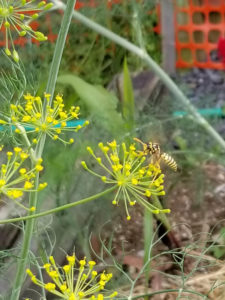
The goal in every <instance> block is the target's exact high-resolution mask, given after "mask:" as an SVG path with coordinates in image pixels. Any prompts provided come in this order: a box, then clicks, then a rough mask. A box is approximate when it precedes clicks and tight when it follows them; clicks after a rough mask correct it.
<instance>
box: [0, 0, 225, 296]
mask: <svg viewBox="0 0 225 300" xmlns="http://www.w3.org/2000/svg"><path fill="white" fill-rule="evenodd" d="M2 3H4V5H3V4H2V6H1V7H0V20H1V23H0V25H1V26H3V24H4V26H5V29H6V49H5V53H6V54H7V55H8V56H9V57H11V56H12V57H13V59H14V61H15V62H19V58H18V53H17V51H16V50H15V48H14V44H13V40H12V36H11V33H10V31H9V29H10V28H11V26H14V18H15V19H18V16H17V13H18V12H20V11H19V10H20V6H21V5H24V6H26V5H28V7H29V5H32V4H34V1H22V0H21V1H16V2H15V3H19V4H18V5H20V6H13V5H11V6H7V7H6V6H5V5H6V4H10V3H11V1H4V2H2ZM40 3H41V4H40ZM75 3H76V1H75V0H68V1H67V5H66V8H65V14H64V17H63V20H62V26H61V28H60V32H59V36H58V39H57V43H56V47H55V52H54V56H53V60H52V65H51V68H50V71H49V79H48V82H47V86H46V91H45V92H46V93H45V94H44V97H43V99H41V97H40V96H36V95H31V94H24V100H25V103H19V104H16V105H15V104H11V106H10V107H9V113H8V114H7V115H5V118H4V116H1V125H3V126H4V127H10V128H11V129H12V128H14V127H15V133H16V134H18V135H19V136H20V138H21V141H23V148H20V147H15V148H14V153H13V152H8V154H7V163H6V164H3V165H2V166H1V174H0V175H1V178H0V193H2V194H5V195H6V196H7V197H9V198H11V199H12V200H13V201H15V202H16V203H17V204H18V205H20V206H21V205H23V204H21V203H22V199H21V197H22V196H23V193H24V192H29V193H30V198H29V205H28V208H27V207H25V206H23V208H24V209H26V210H28V215H26V216H25V217H19V218H14V219H9V220H3V221H1V222H0V223H1V224H4V223H10V222H19V221H23V220H25V221H26V227H25V232H24V237H23V244H22V249H21V253H20V255H19V258H18V266H17V272H16V276H15V281H14V285H13V287H12V291H11V298H10V299H11V300H18V299H19V297H20V292H21V288H22V285H23V282H24V278H25V274H26V269H27V267H28V266H27V265H28V256H29V249H30V244H31V239H32V234H33V232H34V224H35V223H34V222H35V219H36V218H39V217H42V216H45V215H49V214H53V213H56V212H59V211H62V210H65V209H70V208H71V207H73V206H77V205H81V204H84V203H88V202H90V201H93V200H94V199H97V198H101V197H102V196H103V195H105V194H111V193H112V192H113V191H116V194H115V195H112V197H111V198H112V199H111V201H112V204H113V205H119V204H120V201H121V199H122V201H123V203H124V207H125V212H126V217H127V220H130V219H131V215H130V212H129V209H128V207H129V206H134V205H135V204H136V202H138V203H139V204H141V205H142V206H143V207H144V208H146V209H148V210H149V211H150V212H152V213H155V214H159V213H161V214H164V213H169V212H170V211H169V209H163V208H161V207H158V206H156V205H155V204H152V203H151V202H150V201H151V196H152V195H153V196H158V195H161V196H162V195H164V194H165V191H164V186H163V182H164V175H163V174H162V173H161V169H160V165H159V164H158V163H156V164H154V163H148V160H147V159H146V156H147V155H146V154H145V153H140V151H137V150H136V145H135V143H134V144H131V145H130V144H126V143H121V146H119V144H118V143H117V142H116V141H115V140H114V141H113V142H110V143H107V144H103V143H99V148H100V150H101V152H102V154H103V159H104V160H105V162H103V159H102V158H101V157H99V156H97V155H96V153H95V152H94V151H93V150H92V148H91V147H88V148H87V150H88V152H89V153H90V154H91V156H92V157H93V158H94V160H95V162H97V163H98V164H99V166H100V167H101V168H102V171H103V173H101V174H99V173H97V172H94V171H93V170H92V169H91V168H90V167H89V166H88V165H87V164H86V162H84V161H83V162H82V166H83V167H84V169H85V170H87V171H88V172H89V173H91V174H92V175H94V176H96V177H98V178H99V179H100V180H101V181H103V182H104V183H105V184H106V185H107V184H108V185H110V186H111V187H110V188H109V189H108V190H105V191H102V192H100V193H99V194H97V195H93V196H91V197H88V198H84V199H81V200H79V201H76V202H74V203H69V204H66V205H63V206H61V207H56V208H53V209H51V210H46V211H43V212H38V211H36V207H37V203H38V191H39V190H41V189H42V188H44V187H46V185H47V183H40V181H39V172H41V171H42V170H43V166H42V163H43V165H44V164H45V162H43V161H42V158H41V156H42V153H43V150H44V147H45V140H46V138H47V137H50V138H51V139H52V140H54V141H56V140H59V141H61V142H63V143H64V144H71V143H73V142H74V140H73V139H72V138H71V139H69V140H65V139H64V138H63V137H62V134H63V133H64V131H73V132H74V131H78V130H80V129H81V128H82V127H83V126H82V125H78V126H71V127H69V126H68V122H70V121H73V120H74V119H75V120H76V119H78V115H79V108H78V107H71V108H70V109H69V111H66V110H64V104H63V99H62V97H61V95H56V96H55V98H54V95H55V84H56V80H57V76H58V70H59V67H60V62H61V57H62V53H63V49H64V45H65V40H66V35H67V32H68V29H69V25H70V21H71V18H72V14H73V10H74V6H75ZM51 6H52V5H51V4H46V3H45V2H44V1H41V2H39V4H37V6H35V7H34V9H40V8H42V7H43V8H44V10H47V9H49V8H51ZM19 15H21V14H19ZM34 15H35V16H34ZM34 15H32V16H31V18H29V17H28V19H27V21H28V22H29V20H30V19H34V18H36V17H37V16H36V14H34ZM19 18H20V22H19V26H20V27H21V29H22V31H20V32H17V33H18V34H19V35H20V36H23V35H26V34H30V35H31V36H34V37H36V38H37V39H39V40H46V38H45V36H44V35H43V34H40V33H35V32H33V31H32V29H30V27H26V26H29V25H23V24H22V23H21V22H22V21H23V20H22V19H23V17H22V19H21V17H19ZM24 18H25V17H24ZM10 22H11V24H12V25H10ZM98 29H99V28H98ZM8 37H10V39H11V45H12V47H13V51H12V53H11V51H10V49H9V44H8ZM113 37H114V39H116V36H113ZM120 43H121V44H123V43H124V41H123V39H120ZM125 44H126V43H125ZM126 46H127V47H128V48H130V49H129V50H131V51H133V52H137V51H138V53H139V55H140V56H141V57H142V58H143V59H144V60H146V61H148V63H149V65H151V64H152V62H151V60H150V58H148V56H147V54H146V53H144V52H143V51H140V49H139V48H137V47H134V46H133V47H132V45H130V44H129V43H128V44H126ZM154 66H155V65H154ZM155 68H156V70H158V73H159V74H161V75H162V71H161V70H160V69H158V68H157V67H156V66H155ZM163 78H164V80H165V81H166V80H168V79H167V77H166V76H165V74H164V77H163ZM172 87H173V88H174V89H175V86H172ZM175 90H176V93H178V90H177V89H175ZM178 94H179V93H178ZM185 99H186V98H185ZM185 101H186V100H185ZM191 111H193V112H195V111H194V109H192V107H191ZM204 124H205V123H204ZM83 125H88V122H85V123H84V124H83ZM222 144H223V143H222ZM28 158H29V159H30V168H29V169H27V168H25V167H24V166H23V162H24V160H25V159H28ZM17 173H18V174H17ZM16 174H17V175H18V177H17V176H16ZM13 176H15V177H13ZM13 178H14V179H13ZM11 179H12V181H10V180H11ZM146 197H148V198H150V199H148V200H147V199H146ZM18 198H19V201H18ZM94 265H95V263H94V262H93V261H89V262H88V263H87V262H86V259H83V260H80V261H79V268H78V279H77V280H76V281H75V280H74V268H75V255H72V256H67V264H66V265H64V266H63V267H62V269H60V267H58V266H57V265H56V263H55V260H54V258H53V257H52V256H50V258H49V262H48V263H46V264H45V265H44V269H45V270H46V272H47V274H48V275H49V276H50V278H51V282H47V283H45V282H44V281H43V280H42V279H38V278H37V277H36V275H35V274H34V272H33V271H31V269H29V268H28V269H27V274H28V275H29V276H30V278H31V280H32V282H33V283H35V284H36V285H38V286H39V287H41V288H43V289H45V290H47V291H49V292H51V293H52V294H54V295H56V296H58V297H59V298H60V299H67V300H74V299H92V300H95V299H97V300H102V299H104V298H105V299H107V298H115V297H117V292H113V291H112V292H110V293H108V294H107V295H105V294H104V293H103V292H101V291H102V290H104V288H105V285H106V283H108V281H109V280H110V279H111V277H112V274H111V273H109V274H106V273H104V272H103V273H101V274H99V276H98V274H97V273H96V272H95V271H94V270H93V267H94ZM97 277H98V280H97V281H95V280H96V278H97ZM90 286H91V287H90Z"/></svg>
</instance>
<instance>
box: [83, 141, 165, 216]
mask: <svg viewBox="0 0 225 300" xmlns="http://www.w3.org/2000/svg"><path fill="white" fill-rule="evenodd" d="M99 148H100V149H101V151H102V153H103V154H104V156H105V159H106V162H107V164H105V163H103V161H102V159H101V157H97V156H96V155H95V153H94V151H93V150H92V149H91V148H90V147H87V150H88V152H89V153H90V154H91V155H92V156H93V157H94V159H95V160H96V161H97V163H98V164H99V165H100V166H101V167H102V168H103V169H104V171H105V172H107V173H108V174H109V176H108V177H106V176H104V175H100V174H97V173H95V172H94V171H92V170H90V169H89V168H88V167H87V164H86V163H85V162H84V161H83V162H81V164H82V166H83V167H84V169H86V170H87V171H89V172H90V173H91V174H93V175H95V176H97V177H99V178H100V179H101V180H102V181H103V182H105V183H108V184H113V185H117V192H116V195H115V197H114V199H113V201H112V203H113V204H114V205H118V203H119V201H120V199H121V198H122V199H123V200H124V204H125V210H126V214H127V220H130V219H131V217H130V214H129V211H128V204H129V205H130V206H133V205H135V203H136V202H139V203H140V204H141V205H143V206H144V207H146V208H147V209H149V210H150V211H151V212H152V213H155V214H158V213H168V212H170V210H169V209H163V210H160V209H158V208H157V207H155V206H154V205H152V204H151V203H150V202H149V201H148V200H147V199H146V198H147V197H148V198H149V197H150V196H151V195H165V191H164V186H163V182H164V174H161V169H160V166H159V164H153V163H148V162H147V160H146V156H145V154H144V153H140V151H136V146H135V144H132V145H130V146H129V147H128V148H127V146H126V144H125V143H123V144H122V151H120V147H119V146H118V145H117V143H116V141H115V140H114V141H113V142H111V143H108V144H107V145H103V143H99ZM120 152H121V157H120V155H119V153H120Z"/></svg>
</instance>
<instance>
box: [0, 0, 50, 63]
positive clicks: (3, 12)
mask: <svg viewBox="0 0 225 300" xmlns="http://www.w3.org/2000/svg"><path fill="white" fill-rule="evenodd" d="M52 6H53V3H48V4H47V3H46V1H35V0H28V1H27V0H17V1H12V0H1V1H0V29H1V28H4V29H5V53H6V54H7V55H8V56H11V55H12V57H13V59H14V60H15V61H16V62H18V61H19V55H18V53H17V51H16V50H15V46H14V41H13V33H14V32H15V33H16V34H17V35H19V36H20V37H24V36H26V35H30V36H31V37H32V38H34V39H35V40H37V41H39V42H42V41H46V40H47V39H48V38H47V37H46V36H45V35H44V34H43V33H42V32H40V31H35V30H34V29H32V27H31V26H30V25H29V23H30V22H31V21H32V20H35V19H37V18H38V16H39V13H40V12H42V11H46V10H48V9H50V8H51V7H52ZM10 46H11V47H12V51H11V50H10Z"/></svg>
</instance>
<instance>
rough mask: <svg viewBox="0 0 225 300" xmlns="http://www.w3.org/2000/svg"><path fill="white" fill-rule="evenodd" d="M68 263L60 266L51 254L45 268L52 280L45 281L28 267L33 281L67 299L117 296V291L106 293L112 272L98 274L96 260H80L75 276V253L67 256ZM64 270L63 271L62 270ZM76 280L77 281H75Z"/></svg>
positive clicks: (110, 297)
mask: <svg viewBox="0 0 225 300" xmlns="http://www.w3.org/2000/svg"><path fill="white" fill-rule="evenodd" d="M66 258H67V264H66V265H64V266H63V267H62V268H60V269H59V268H58V267H57V265H56V263H55V260H54V258H53V256H50V258H49V263H47V264H45V265H44V266H43V268H44V269H45V271H46V272H47V274H48V275H49V277H50V278H51V280H52V281H51V282H47V283H44V282H42V281H41V280H39V279H37V277H36V276H35V275H34V274H33V273H32V272H31V270H30V269H27V274H28V275H29V276H30V278H31V280H32V282H33V283H35V284H36V285H38V286H40V287H42V288H44V289H45V290H47V291H48V292H50V293H52V294H54V295H56V296H58V297H60V299H67V300H80V299H85V300H86V299H91V300H103V299H112V298H114V297H116V295H117V292H114V293H112V294H110V295H106V294H105V292H104V288H105V285H106V283H107V282H108V281H109V280H110V279H111V278H112V274H111V273H109V274H106V273H105V272H103V273H101V274H98V273H97V271H95V270H94V266H95V264H96V263H95V262H94V261H89V262H86V258H84V259H83V260H80V261H79V271H78V274H77V276H76V277H75V273H74V271H75V266H76V264H75V261H76V259H75V254H73V255H72V256H69V255H68V256H67V257H66ZM61 270H62V271H61ZM74 282H75V283H74Z"/></svg>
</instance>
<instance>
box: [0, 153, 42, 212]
mask: <svg viewBox="0 0 225 300" xmlns="http://www.w3.org/2000/svg"><path fill="white" fill-rule="evenodd" d="M2 149H3V147H0V151H2ZM6 155H7V162H6V164H2V165H1V166H0V194H4V195H5V196H7V197H8V198H10V199H12V200H13V201H14V202H15V203H16V204H18V205H19V206H21V207H22V208H24V209H26V210H31V211H34V210H35V208H34V207H30V208H29V209H28V208H27V207H25V206H24V205H23V204H21V202H20V200H21V197H22V196H23V194H24V192H34V191H36V190H35V189H34V178H35V177H36V175H37V173H38V172H40V171H42V170H43V166H42V165H41V164H42V159H39V160H38V161H37V163H36V165H35V167H34V168H33V169H31V170H28V169H27V168H25V167H24V166H23V164H24V162H25V160H26V159H27V158H28V157H29V154H28V153H27V152H24V151H23V150H22V149H21V148H20V147H15V148H14V151H13V152H11V151H8V152H7V153H6ZM46 186H47V183H46V182H45V183H40V184H39V188H38V190H42V189H44V188H45V187H46Z"/></svg>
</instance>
